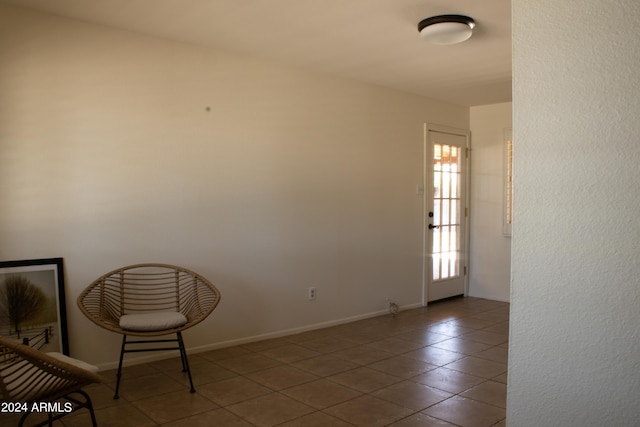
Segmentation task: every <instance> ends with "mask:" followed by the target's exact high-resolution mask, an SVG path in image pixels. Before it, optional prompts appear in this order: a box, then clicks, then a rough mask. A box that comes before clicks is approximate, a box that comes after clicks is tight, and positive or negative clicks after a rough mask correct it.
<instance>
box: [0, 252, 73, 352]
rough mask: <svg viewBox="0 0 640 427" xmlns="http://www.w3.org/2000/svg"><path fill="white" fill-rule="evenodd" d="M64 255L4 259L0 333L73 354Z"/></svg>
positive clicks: (0, 274)
mask: <svg viewBox="0 0 640 427" xmlns="http://www.w3.org/2000/svg"><path fill="white" fill-rule="evenodd" d="M64 295H65V294H64V272H63V264H62V258H46V259H32V260H21V261H0V335H2V336H5V337H9V338H13V339H15V340H17V341H20V342H21V343H23V344H27V345H29V346H30V347H33V348H36V349H38V350H42V351H45V352H59V353H63V354H66V355H69V338H68V335H67V311H66V305H65V296H64Z"/></svg>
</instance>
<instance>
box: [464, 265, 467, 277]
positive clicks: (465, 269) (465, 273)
mask: <svg viewBox="0 0 640 427" xmlns="http://www.w3.org/2000/svg"><path fill="white" fill-rule="evenodd" d="M464 275H465V276H466V275H467V266H466V265H465V266H464Z"/></svg>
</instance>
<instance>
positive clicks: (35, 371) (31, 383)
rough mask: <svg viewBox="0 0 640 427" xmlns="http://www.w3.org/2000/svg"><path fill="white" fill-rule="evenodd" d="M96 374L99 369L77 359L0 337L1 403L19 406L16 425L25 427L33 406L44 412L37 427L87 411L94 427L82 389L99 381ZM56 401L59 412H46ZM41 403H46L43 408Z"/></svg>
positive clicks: (90, 406)
mask: <svg viewBox="0 0 640 427" xmlns="http://www.w3.org/2000/svg"><path fill="white" fill-rule="evenodd" d="M97 372H98V368H96V367H95V366H92V365H89V364H87V363H84V362H82V361H80V360H77V359H72V358H70V357H68V356H65V355H63V354H60V353H43V352H41V351H39V350H36V349H34V348H31V347H29V346H26V345H23V344H21V343H19V342H18V341H17V340H14V339H11V338H7V337H0V397H1V398H2V401H3V402H6V403H9V402H10V403H11V404H13V405H15V404H19V405H20V408H19V411H16V412H20V413H22V416H21V418H20V420H19V422H18V425H19V426H22V425H24V422H25V420H26V419H27V417H28V416H29V415H31V414H32V413H33V411H32V410H33V409H34V406H33V405H36V408H35V409H36V411H35V412H47V420H46V421H42V422H40V423H38V424H36V425H37V426H44V425H49V426H52V425H53V421H55V420H57V419H60V418H62V417H64V416H65V415H68V414H69V413H71V412H75V411H77V410H79V409H83V408H86V409H88V410H89V413H90V415H91V422H92V424H93V426H94V427H95V426H96V425H97V423H96V417H95V414H94V412H93V405H92V404H91V398H90V397H89V395H88V394H87V393H86V392H84V391H83V390H81V389H82V387H84V386H86V385H89V384H92V383H99V382H102V378H101V377H100V376H99V375H98V374H97ZM58 400H59V401H60V406H59V407H58V409H62V410H60V411H59V410H55V415H54V412H51V411H50V410H49V409H55V403H54V402H56V401H58ZM65 401H66V402H65ZM48 403H50V404H51V405H50V406H48V405H47V404H48ZM67 403H68V404H70V405H69V406H68V405H67ZM41 404H45V406H44V408H43V407H42V406H40V405H41ZM14 410H15V408H14Z"/></svg>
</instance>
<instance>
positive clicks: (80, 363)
mask: <svg viewBox="0 0 640 427" xmlns="http://www.w3.org/2000/svg"><path fill="white" fill-rule="evenodd" d="M47 355H49V356H51V357H53V358H54V359H58V360H61V361H63V362H66V363H68V364H69V365H73V366H75V367H77V368H80V369H84V370H85V371H89V372H93V373H94V374H97V373H98V371H99V369H98V367H97V366H93V365H91V364H89V363H87V362H83V361H82V360H78V359H74V358H73V357H69V356H65V355H64V354H62V353H58V352H55V351H54V352H51V353H47Z"/></svg>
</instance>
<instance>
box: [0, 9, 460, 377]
mask: <svg viewBox="0 0 640 427" xmlns="http://www.w3.org/2000/svg"><path fill="white" fill-rule="evenodd" d="M0 64H1V65H0V92H1V94H2V96H1V97H0V124H1V125H0V200H1V201H2V210H1V211H0V259H4V260H9V259H29V258H43V257H57V256H61V257H64V259H65V266H66V279H67V299H68V302H69V304H68V316H69V332H70V344H71V351H72V354H73V355H74V356H77V357H80V358H82V359H85V360H87V361H88V362H91V363H94V364H99V365H101V366H103V367H105V366H112V362H113V361H114V360H116V358H117V356H116V355H117V349H118V342H119V338H118V337H117V336H114V335H113V334H110V333H109V332H107V331H102V330H99V329H97V328H96V327H95V326H94V325H93V324H90V323H89V322H88V321H87V320H85V319H84V318H83V317H82V315H81V313H80V312H79V311H78V309H77V308H76V306H75V299H76V297H77V295H78V294H79V293H80V292H81V290H82V289H84V287H85V286H86V285H87V284H88V283H90V282H91V281H92V280H93V279H94V278H96V277H97V276H99V275H101V274H103V273H106V272H107V271H109V270H111V269H113V268H117V267H119V266H123V265H127V264H132V263H138V262H150V261H156V262H167V263H175V264H181V265H184V266H185V267H188V268H191V269H193V270H195V271H198V272H200V273H202V274H204V275H205V276H206V277H208V278H209V279H211V280H212V281H213V282H214V283H216V284H217V285H218V287H219V288H220V290H221V292H222V294H223V299H222V302H221V304H220V305H219V307H218V309H217V310H216V311H215V312H214V314H213V316H212V317H211V318H210V319H208V320H207V321H205V322H204V323H202V324H200V325H198V326H197V327H196V328H194V329H192V330H190V331H188V332H187V334H186V336H185V338H186V340H187V343H188V345H189V346H190V347H191V348H193V349H195V350H198V349H206V348H211V347H212V346H217V345H224V344H226V343H230V342H239V341H238V340H240V341H241V340H246V339H252V337H256V336H265V335H266V334H277V333H280V332H281V331H286V330H291V329H295V328H304V327H310V326H312V325H318V324H322V323H327V322H329V323H331V322H335V321H340V320H341V319H347V318H353V317H358V316H366V315H369V314H371V313H376V312H380V311H384V310H385V309H386V308H387V302H386V298H393V299H394V300H395V301H396V302H397V303H398V304H400V305H403V306H410V305H413V304H419V303H420V302H421V271H422V264H421V262H422V261H421V247H422V246H421V242H422V235H421V233H422V223H421V215H422V200H421V196H419V195H417V194H416V185H417V184H419V183H421V182H422V155H423V153H422V150H423V123H425V122H431V123H438V124H442V125H447V126H452V127H457V128H463V129H466V128H468V122H469V112H468V109H467V108H462V107H457V106H453V105H447V104H443V103H438V102H434V101H431V100H429V99H425V98H422V97H417V96H412V95H409V94H405V93H401V92H396V91H391V90H387V89H383V88H380V87H376V86H371V85H366V84H361V83H356V82H351V81H347V80H342V79H337V78H332V77H329V76H323V75H320V74H314V73H311V72H306V71H303V70H299V69H294V68H287V67H285V66H281V65H278V64H273V63H266V62H261V61H258V60H254V59H251V58H246V57H241V56H235V55H231V54H228V53H223V52H217V51H211V50H206V49H203V48H199V47H195V46H188V45H183V44H178V43H173V42H170V41H164V40H160V39H154V38H150V37H144V36H140V35H136V34H133V33H128V32H124V31H119V30H115V29H109V28H105V27H98V26H93V25H88V24H84V23H81V22H77V21H72V20H66V19H61V18H55V17H51V16H47V15H41V14H36V13H32V12H28V11H23V10H20V9H14V8H10V7H6V6H0ZM309 286H315V287H317V299H316V300H315V301H313V302H309V301H307V288H308V287H309ZM128 358H129V357H128ZM129 359H134V356H131V357H130V358H129Z"/></svg>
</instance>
